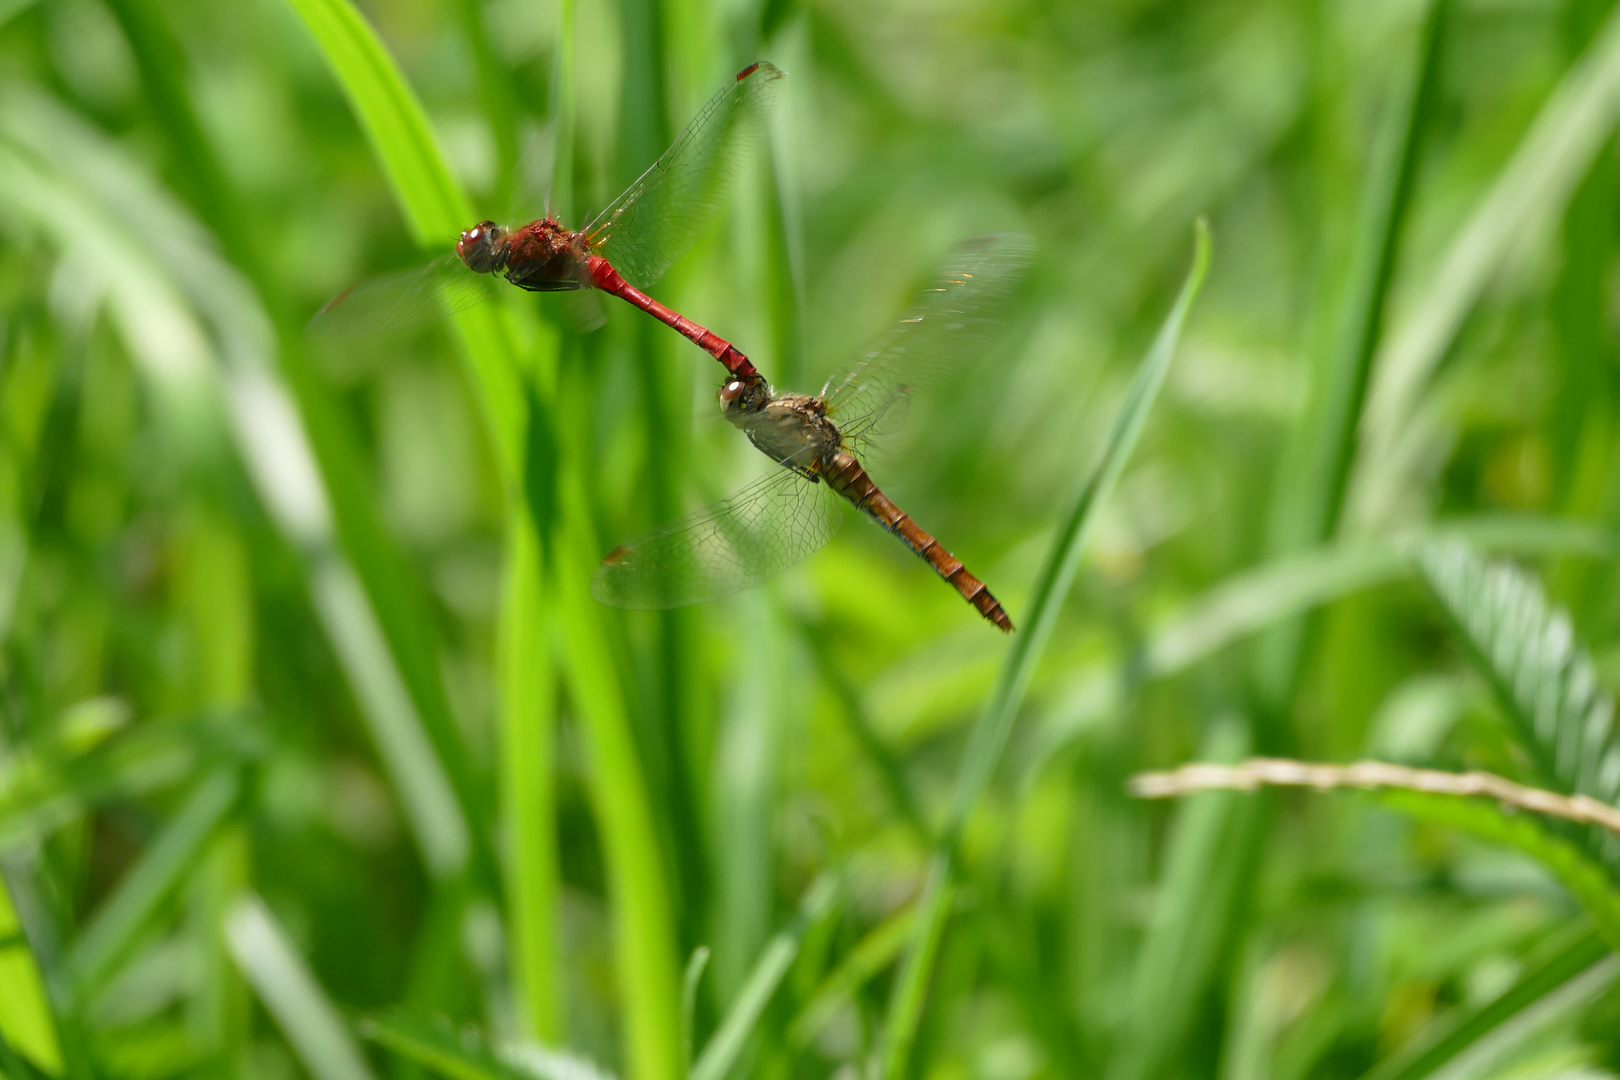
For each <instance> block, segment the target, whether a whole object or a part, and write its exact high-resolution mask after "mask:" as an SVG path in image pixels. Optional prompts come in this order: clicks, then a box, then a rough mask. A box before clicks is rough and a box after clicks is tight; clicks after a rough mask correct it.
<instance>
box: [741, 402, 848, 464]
mask: <svg viewBox="0 0 1620 1080" xmlns="http://www.w3.org/2000/svg"><path fill="white" fill-rule="evenodd" d="M720 408H721V411H722V413H723V414H724V415H725V418H726V419H727V420H729V421H731V423H732V424H734V425H735V426H737V427H738V428H740V429H742V432H743V434H745V435H747V436H748V441H749V442H751V443H753V444H754V445H755V446H756V447H758V448H759V450H760V452H761V453H763V454H765V455H766V456H767V457H769V458H771V459H772V460H774V461H778V462H780V463H782V464H784V465H787V466H788V467H789V468H792V469H794V470H796V471H797V472H800V473H803V474H804V475H806V476H810V477H812V478H814V476H815V474H816V473H817V472H820V471H822V469H823V468H824V463H825V462H827V461H829V460H830V459H831V458H832V455H833V454H835V453H837V452H838V448H839V446H840V445H842V443H843V435H842V434H841V433H840V432H839V430H838V425H837V424H835V423H834V422H833V421H832V418H831V417H829V416H828V415H827V403H826V402H824V401H823V400H821V398H818V397H811V396H809V395H808V394H781V395H777V396H775V397H773V396H772V395H771V389H770V387H769V386H767V385H766V383H765V380H764V379H763V378H754V379H732V380H731V381H730V382H728V383H726V384H725V385H724V386H722V387H721V388H720Z"/></svg>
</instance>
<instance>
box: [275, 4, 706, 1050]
mask: <svg viewBox="0 0 1620 1080" xmlns="http://www.w3.org/2000/svg"><path fill="white" fill-rule="evenodd" d="M289 2H290V3H291V4H292V6H293V8H294V9H295V10H296V11H297V12H298V13H299V15H300V16H301V17H302V18H303V19H304V22H305V25H306V26H307V27H308V28H309V29H310V31H311V33H312V34H313V35H314V37H315V39H316V42H317V44H318V45H319V46H320V48H321V51H322V54H323V56H324V57H325V58H326V60H327V62H328V63H329V64H330V65H331V67H332V70H333V71H334V73H335V74H336V75H337V77H338V79H339V81H340V82H341V83H342V84H343V86H344V90H345V93H347V94H348V96H349V99H350V101H351V103H352V104H353V105H354V108H355V111H356V113H357V114H358V116H359V119H360V122H361V127H362V128H363V129H364V130H365V132H366V135H367V138H368V139H369V140H370V141H371V144H372V147H373V149H374V150H375V152H376V153H377V156H378V158H379V160H380V161H381V162H382V164H383V166H384V168H385V171H387V173H388V175H389V178H390V182H391V184H392V185H393V188H394V191H395V195H396V197H397V198H398V199H399V201H400V203H401V205H402V207H403V208H404V210H405V212H406V216H407V217H408V218H409V219H410V221H411V224H412V229H413V232H414V233H415V235H416V236H417V237H418V238H419V239H420V240H422V241H423V242H424V243H428V242H432V241H434V240H440V241H443V240H445V239H448V238H450V237H453V235H454V232H455V230H456V229H458V228H460V227H462V226H461V225H458V224H457V223H458V222H466V221H470V220H472V219H471V216H470V212H469V210H468V208H467V202H466V199H465V198H464V197H463V196H462V194H461V192H460V190H459V189H458V187H457V186H456V183H455V180H454V178H453V177H452V175H451V174H450V171H449V169H448V168H447V167H446V165H445V163H444V159H443V157H442V156H441V155H440V153H439V151H438V148H437V144H436V141H435V139H434V138H433V135H432V132H431V130H430V129H429V127H428V124H427V121H426V118H425V115H424V114H423V112H422V109H421V107H420V105H419V104H417V102H416V99H415V96H414V95H413V94H412V93H411V91H410V88H409V87H408V86H407V85H406V84H405V81H404V79H403V78H402V77H401V75H400V74H399V72H398V70H397V68H396V67H395V66H394V64H393V62H392V60H391V58H390V57H389V56H388V54H387V52H386V50H384V48H383V47H382V44H381V43H380V42H379V41H378V40H377V38H376V36H375V35H374V34H373V33H372V31H371V29H370V28H369V27H368V26H367V25H366V23H365V21H364V20H363V19H362V18H361V17H360V15H359V14H358V13H357V12H356V11H355V10H354V8H353V7H352V6H351V5H350V4H348V3H347V2H346V0H289ZM570 15H571V12H570V9H568V8H566V6H565V7H564V9H563V10H562V11H561V12H560V16H561V17H562V19H563V28H564V29H566V26H567V23H568V19H569V17H570ZM565 51H566V50H565ZM496 315H497V313H496V312H492V311H488V310H483V311H480V310H478V309H473V310H471V311H465V312H461V313H459V314H458V315H457V316H456V322H457V325H458V327H459V329H460V331H461V339H462V343H463V346H464V348H465V351H466V354H467V356H468V358H469V359H470V361H471V364H472V368H473V372H474V377H475V381H476V384H477V387H478V391H479V398H480V400H481V402H482V403H483V406H484V410H485V416H486V419H487V420H488V422H489V424H490V428H491V437H492V440H493V442H494V444H495V446H496V449H497V455H498V458H499V460H500V461H501V462H502V464H503V466H504V468H505V471H506V480H507V482H508V485H509V490H511V491H512V494H513V496H514V499H516V498H521V485H520V484H519V482H518V478H520V477H521V476H523V475H524V471H523V457H522V454H523V446H524V432H525V429H526V423H525V420H524V417H523V409H524V404H525V402H526V400H527V395H525V394H524V393H522V391H521V388H520V386H519V383H518V372H519V370H521V368H522V364H521V363H520V357H519V355H518V353H517V351H516V349H515V347H514V345H513V343H512V340H511V338H510V336H508V335H507V334H506V333H505V328H504V327H503V326H502V325H501V324H499V322H498V321H497V319H496ZM575 467H576V468H577V469H578V468H584V463H583V461H581V462H580V463H578V464H577V465H576V466H575ZM582 483H583V478H582V477H580V476H575V477H573V478H571V479H570V480H568V481H565V482H564V484H563V489H564V491H565V492H566V493H567V494H566V495H565V498H564V503H565V511H566V512H565V513H564V515H563V519H562V521H563V524H562V535H561V536H560V537H559V539H558V544H557V547H558V559H557V561H556V566H557V567H558V574H557V577H558V579H559V582H560V585H561V588H560V590H559V597H558V607H559V612H560V617H561V618H563V619H564V620H565V621H566V623H567V626H568V632H567V634H566V635H564V640H565V646H566V647H565V650H564V652H565V656H566V658H567V664H568V672H569V683H570V688H571V691H572V693H573V696H574V697H575V699H576V701H578V702H579V704H580V707H581V712H582V714H583V715H584V718H585V720H586V726H587V730H588V731H589V733H590V736H591V739H592V742H593V756H594V759H595V760H594V766H595V769H594V772H593V785H592V787H593V793H594V796H595V800H596V809H597V813H598V815H599V816H600V819H601V822H602V831H603V839H604V843H605V845H606V848H607V863H608V872H609V880H610V882H611V889H612V898H613V909H614V916H615V919H616V923H617V934H616V942H617V948H618V958H619V960H618V972H619V978H620V981H621V984H622V985H621V991H622V993H623V996H624V1001H625V1014H626V1023H625V1028H626V1033H627V1038H628V1041H629V1044H630V1053H629V1057H630V1060H631V1063H632V1068H631V1073H632V1075H634V1076H636V1077H638V1078H642V1080H653V1078H657V1077H664V1076H671V1075H674V1073H675V1072H676V1071H677V1070H678V1069H679V1068H680V1062H681V1051H680V1046H681V1038H680V989H679V977H678V975H677V973H676V963H677V962H676V955H677V954H676V950H675V947H674V941H673V936H672V932H671V928H670V926H669V911H670V907H669V903H668V899H669V893H668V888H667V885H666V884H665V882H664V868H663V865H662V854H661V852H660V851H659V848H658V843H657V831H656V828H655V826H654V824H653V820H652V810H651V805H650V802H649V799H648V794H647V786H646V781H645V778H644V776H643V770H642V769H641V766H640V764H639V762H638V759H637V754H636V750H635V744H634V740H633V736H632V733H631V730H630V721H629V715H628V713H627V711H626V707H625V703H624V699H623V695H622V692H621V690H620V688H619V686H618V680H617V678H616V673H615V670H614V667H613V665H612V663H611V661H610V659H609V657H610V654H611V652H610V646H609V642H608V637H607V631H606V627H605V626H604V624H603V621H602V616H601V613H600V611H599V610H598V609H597V607H596V605H595V604H594V602H593V601H592V600H591V599H590V596H589V593H588V592H587V591H585V587H584V583H585V581H586V580H587V579H588V577H589V572H588V570H587V569H586V568H589V567H594V566H595V564H596V559H597V554H598V553H597V552H596V551H595V548H594V544H592V543H591V542H590V541H589V539H588V533H587V532H585V529H586V523H587V522H588V521H589V520H590V519H589V504H588V502H587V501H586V500H585V499H584V497H583V491H582V490H579V489H580V486H581V485H582ZM513 512H514V513H515V512H517V511H515V510H514V511H513ZM542 517H543V515H542ZM537 524H538V521H537ZM507 625H508V626H510V625H511V624H510V622H508V623H507Z"/></svg>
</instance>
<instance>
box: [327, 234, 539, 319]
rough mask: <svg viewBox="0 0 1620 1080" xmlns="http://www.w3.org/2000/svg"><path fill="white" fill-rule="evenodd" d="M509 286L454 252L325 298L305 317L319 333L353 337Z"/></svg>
mask: <svg viewBox="0 0 1620 1080" xmlns="http://www.w3.org/2000/svg"><path fill="white" fill-rule="evenodd" d="M506 288H511V286H510V285H508V284H507V283H506V280H505V279H504V278H502V277H500V276H499V275H496V274H475V273H473V272H472V271H471V270H469V269H468V268H467V264H466V263H464V262H462V261H461V259H460V257H459V256H457V255H455V254H453V253H452V254H449V255H441V256H439V257H438V258H437V259H434V260H433V261H432V262H429V263H424V264H423V265H421V266H418V267H415V268H414V269H410V270H401V271H399V272H398V273H393V274H384V275H383V276H382V277H376V278H372V279H370V280H369V281H363V282H361V283H360V284H359V285H355V286H353V287H351V288H349V289H346V290H344V291H343V292H340V293H338V294H337V295H336V296H334V297H333V298H332V299H331V300H329V301H327V304H326V306H325V307H323V308H321V310H320V311H318V312H316V313H315V317H314V318H313V319H311V320H310V321H309V332H310V333H311V334H315V335H318V336H321V337H335V338H354V337H364V336H366V335H368V334H376V333H382V332H384V331H388V330H404V329H407V328H409V327H412V326H422V325H425V324H427V323H430V322H433V321H434V320H436V319H442V318H444V317H445V316H447V315H451V314H453V313H455V312H457V311H463V310H465V309H467V308H470V307H472V306H473V305H474V304H481V303H483V302H484V301H485V300H488V299H490V298H492V297H494V296H495V295H497V294H498V293H499V292H500V290H501V289H506Z"/></svg>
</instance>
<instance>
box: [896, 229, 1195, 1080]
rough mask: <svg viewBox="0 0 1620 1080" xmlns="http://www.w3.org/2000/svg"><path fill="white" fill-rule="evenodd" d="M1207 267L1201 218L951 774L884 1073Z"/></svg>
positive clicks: (911, 1034) (903, 1051) (899, 1052)
mask: <svg viewBox="0 0 1620 1080" xmlns="http://www.w3.org/2000/svg"><path fill="white" fill-rule="evenodd" d="M1208 269H1209V230H1208V227H1207V226H1206V225H1205V224H1204V222H1203V221H1202V220H1200V221H1199V222H1198V225H1197V228H1196V230H1195V246H1194V252H1193V263H1192V269H1191V270H1190V271H1189V272H1188V274H1187V280H1186V282H1185V283H1184V284H1183V285H1182V287H1181V295H1180V296H1178V297H1177V298H1176V303H1175V306H1174V307H1172V308H1171V310H1170V314H1169V315H1168V316H1167V317H1166V319H1165V322H1164V325H1163V327H1162V328H1161V329H1160V331H1159V335H1158V337H1157V338H1156V339H1155V340H1154V342H1153V347H1152V349H1150V350H1149V352H1148V355H1147V358H1146V359H1145V360H1144V361H1143V362H1142V366H1141V368H1140V370H1139V371H1138V372H1137V375H1136V379H1135V380H1134V381H1133V382H1132V384H1131V388H1130V391H1129V393H1128V394H1127V395H1126V398H1125V402H1124V404H1123V405H1121V407H1120V411H1119V414H1118V415H1117V416H1116V417H1115V419H1114V424H1113V427H1112V428H1111V429H1110V431H1109V434H1108V438H1107V440H1106V441H1105V442H1104V444H1103V451H1102V457H1101V460H1100V461H1099V462H1098V463H1097V465H1096V466H1095V468H1094V469H1093V471H1092V473H1091V476H1090V477H1089V479H1088V480H1087V481H1086V484H1085V486H1084V487H1083V488H1082V489H1081V491H1080V497H1079V499H1078V500H1077V501H1076V502H1075V505H1074V508H1073V509H1072V510H1071V511H1070V512H1069V515H1068V517H1067V518H1066V519H1065V521H1064V523H1063V525H1062V527H1061V528H1060V529H1059V530H1058V534H1057V536H1056V537H1055V538H1054V540H1053V543H1052V547H1051V549H1050V551H1049V552H1048V553H1047V557H1046V561H1045V563H1044V565H1043V567H1042V569H1041V574H1040V577H1039V578H1038V579H1037V581H1036V586H1035V592H1034V594H1033V596H1032V597H1031V607H1030V615H1029V621H1028V624H1027V626H1026V627H1025V628H1024V629H1023V630H1022V631H1021V632H1020V633H1018V634H1016V635H1014V637H1013V641H1012V645H1011V647H1010V648H1009V650H1008V653H1007V659H1006V661H1005V662H1004V664H1003V665H1002V669H1001V674H1000V676H999V677H998V679H997V682H996V686H995V689H994V690H993V691H992V693H991V697H990V701H989V703H988V705H987V706H986V708H985V711H984V713H983V714H982V715H981V716H980V717H979V720H978V722H977V723H976V724H975V725H974V728H973V733H972V735H971V737H970V739H969V742H968V747H967V750H966V752H965V754H964V757H963V760H962V766H961V771H960V772H959V773H958V774H957V782H956V788H955V793H954V795H953V797H952V801H951V809H950V815H949V817H948V818H947V820H946V825H945V829H944V832H943V835H942V838H941V840H940V842H939V844H938V846H937V847H936V849H935V851H934V854H933V857H932V860H931V861H930V864H929V872H928V882H927V885H926V886H925V887H924V891H923V896H922V900H921V902H920V905H919V909H918V919H917V926H916V930H915V931H914V935H913V938H912V942H911V946H910V949H909V950H908V952H907V954H906V958H905V961H904V963H903V965H902V967H901V971H900V977H899V979H898V981H897V982H896V984H895V990H894V995H893V998H892V1000H891V1002H890V1005H889V1016H888V1019H887V1021H886V1025H885V1029H884V1033H883V1041H882V1048H881V1051H880V1053H881V1055H882V1060H881V1069H882V1075H883V1076H886V1077H899V1076H903V1075H904V1074H905V1071H906V1067H907V1063H908V1060H909V1057H910V1053H911V1045H912V1041H913V1040H914V1039H915V1037H916V1031H917V1023H918V1020H919V1019H920V1018H921V1015H922V1008H923V1001H924V998H925V996H926V993H927V984H928V978H929V975H930V973H931V971H932V968H933V962H934V955H935V952H936V951H937V949H938V946H939V939H940V936H941V934H942V933H943V931H944V923H945V914H946V912H947V911H948V910H949V908H950V891H951V877H952V873H953V862H954V860H955V858H956V844H957V839H958V836H959V835H960V832H961V830H962V827H963V825H964V824H965V823H966V821H967V819H968V816H969V815H970V814H971V813H972V812H973V810H974V808H975V807H977V805H978V803H979V799H980V798H981V797H982V796H983V794H984V791H985V788H986V787H987V786H988V785H989V783H990V777H991V774H992V772H993V771H994V770H995V767H996V763H997V762H998V761H999V760H1000V757H1001V750H1002V747H1003V746H1004V745H1005V744H1006V741H1007V736H1008V734H1009V733H1010V732H1011V730H1012V722H1013V718H1014V717H1015V716H1016V715H1017V712H1018V707H1019V705H1020V704H1022V702H1023V699H1024V694H1025V692H1026V690H1027V689H1028V688H1029V681H1030V678H1031V676H1032V675H1033V674H1034V669H1035V664H1036V662H1037V661H1038V660H1039V658H1040V655H1041V652H1042V650H1043V649H1044V647H1045V645H1046V641H1047V639H1048V638H1049V637H1050V636H1051V633H1052V628H1053V626H1054V625H1055V624H1056V622H1057V615H1058V610H1059V609H1060V608H1061V607H1062V605H1063V602H1064V600H1065V599H1066V598H1067V597H1068V593H1069V586H1070V585H1071V584H1072V583H1073V581H1074V575H1075V573H1076V571H1077V570H1078V569H1079V564H1080V556H1081V554H1082V553H1083V552H1084V550H1085V544H1086V541H1087V539H1089V537H1090V535H1091V530H1092V529H1093V527H1094V526H1095V523H1096V511H1097V508H1098V507H1099V506H1100V505H1102V503H1103V502H1104V501H1106V500H1107V498H1108V495H1109V494H1110V493H1111V492H1112V491H1113V488H1114V485H1115V484H1116V483H1117V482H1118V480H1119V476H1120V473H1122V472H1123V471H1124V469H1125V462H1126V461H1127V460H1128V459H1129V457H1130V454H1131V451H1132V449H1134V448H1135V445H1136V440H1137V438H1138V436H1140V434H1141V432H1142V427H1143V425H1144V424H1145V423H1146V422H1147V414H1148V412H1149V410H1150V409H1151V408H1152V406H1153V402H1154V401H1155V400H1156V399H1157V397H1158V392H1159V388H1160V387H1161V386H1162V385H1163V384H1164V377H1165V374H1166V372H1168V371H1169V368H1170V360H1171V358H1172V357H1173V356H1174V355H1175V350H1176V344H1177V342H1178V341H1179V340H1180V338H1181V328H1182V325H1183V324H1184V323H1185V321H1186V318H1187V313H1188V311H1189V310H1190V309H1191V308H1192V304H1193V300H1194V299H1196V297H1197V296H1198V291H1199V289H1200V287H1201V286H1202V285H1203V282H1204V275H1205V273H1206V271H1207V270H1208Z"/></svg>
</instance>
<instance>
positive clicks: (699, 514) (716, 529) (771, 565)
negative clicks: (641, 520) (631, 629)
mask: <svg viewBox="0 0 1620 1080" xmlns="http://www.w3.org/2000/svg"><path fill="white" fill-rule="evenodd" d="M843 520H844V517H843V512H842V510H841V509H840V507H839V499H838V496H837V495H836V494H835V493H834V492H833V491H832V489H830V488H829V487H828V486H827V485H826V484H825V483H822V482H820V481H815V480H811V479H809V478H807V477H805V476H803V475H802V474H800V473H798V472H796V471H794V470H793V469H792V468H790V467H789V466H782V467H780V468H776V469H773V470H771V472H770V473H768V474H767V475H765V476H764V477H762V478H761V479H759V480H756V481H754V482H753V483H751V484H749V485H748V486H747V487H745V488H743V489H742V490H740V491H738V492H737V493H736V494H734V495H732V496H731V497H730V498H728V499H723V500H721V501H720V502H717V503H715V504H713V505H712V506H707V507H704V508H703V509H702V510H698V511H695V512H694V513H691V514H688V515H686V516H685V517H683V518H677V519H676V520H674V521H672V522H670V523H669V524H667V525H664V526H662V527H660V528H657V529H654V530H653V531H652V532H650V533H648V534H647V535H645V536H643V537H641V538H639V539H637V540H632V541H631V542H630V543H628V544H624V545H623V546H621V547H617V548H615V549H613V551H612V552H610V553H609V554H608V556H607V558H605V559H603V560H602V565H601V566H600V567H598V568H597V571H596V576H595V577H594V578H593V579H592V580H591V595H592V596H594V597H596V599H597V600H599V601H601V602H602V603H604V604H608V605H610V606H612V607H621V608H635V609H643V610H645V609H662V608H674V607H685V606H686V605H688V604H702V603H707V602H708V601H710V600H719V599H722V598H723V597H727V596H732V595H734V594H736V593H739V592H742V591H743V590H744V589H749V588H752V587H753V586H755V585H758V584H759V583H760V582H762V581H764V580H766V579H767V578H770V577H774V576H775V575H777V574H779V573H781V572H782V571H783V570H786V569H787V568H788V567H790V566H792V565H793V564H794V563H796V562H798V561H799V560H800V559H803V558H805V557H806V556H807V555H809V554H810V553H811V552H813V551H815V550H817V549H818V548H820V547H821V546H822V545H824V544H825V543H826V542H827V541H828V540H831V539H832V537H833V534H834V533H836V532H837V531H838V527H839V525H841V524H842V523H843Z"/></svg>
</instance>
